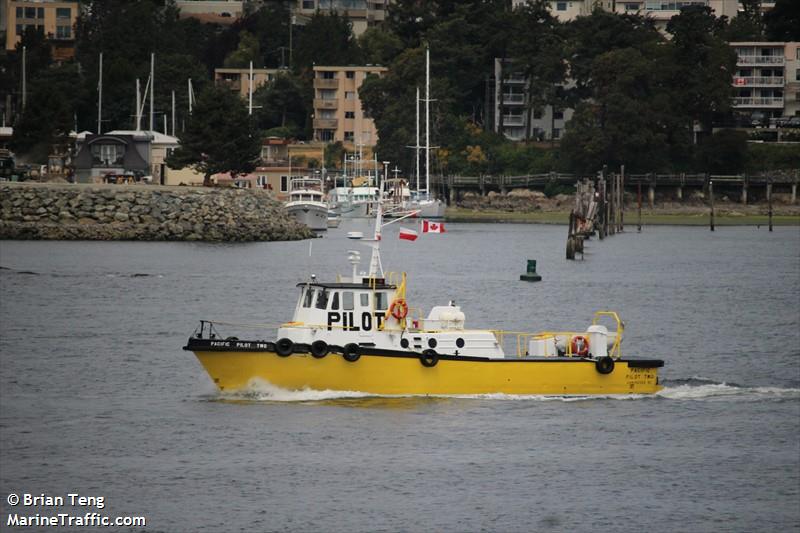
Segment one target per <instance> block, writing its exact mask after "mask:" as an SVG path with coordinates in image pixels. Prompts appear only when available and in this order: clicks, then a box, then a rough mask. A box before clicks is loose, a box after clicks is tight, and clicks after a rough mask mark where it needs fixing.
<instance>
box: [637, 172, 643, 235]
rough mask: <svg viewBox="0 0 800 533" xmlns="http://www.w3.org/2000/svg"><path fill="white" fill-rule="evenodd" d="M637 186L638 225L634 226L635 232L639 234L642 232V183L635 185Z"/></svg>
mask: <svg viewBox="0 0 800 533" xmlns="http://www.w3.org/2000/svg"><path fill="white" fill-rule="evenodd" d="M637 185H638V195H637V196H638V197H639V224H638V225H637V226H636V231H638V232H639V233H641V232H642V182H641V181H640V182H639V183H637Z"/></svg>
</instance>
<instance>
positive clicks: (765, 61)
mask: <svg viewBox="0 0 800 533" xmlns="http://www.w3.org/2000/svg"><path fill="white" fill-rule="evenodd" d="M785 62H786V58H784V57H783V56H758V55H752V56H738V57H737V58H736V64H737V65H755V66H766V67H774V66H778V65H783V64H784V63H785Z"/></svg>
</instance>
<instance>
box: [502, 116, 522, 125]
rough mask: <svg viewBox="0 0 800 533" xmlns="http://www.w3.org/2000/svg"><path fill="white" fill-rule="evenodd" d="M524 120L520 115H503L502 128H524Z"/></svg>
mask: <svg viewBox="0 0 800 533" xmlns="http://www.w3.org/2000/svg"><path fill="white" fill-rule="evenodd" d="M524 125H525V118H524V117H523V116H522V115H503V126H504V127H505V126H524Z"/></svg>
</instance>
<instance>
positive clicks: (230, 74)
mask: <svg viewBox="0 0 800 533" xmlns="http://www.w3.org/2000/svg"><path fill="white" fill-rule="evenodd" d="M282 72H288V70H285V69H277V68H254V69H253V92H256V89H258V88H259V87H261V86H262V85H266V84H267V83H269V82H270V81H272V80H274V79H275V77H276V76H277V75H279V74H280V73H282ZM249 80H250V69H249V68H216V69H214V83H215V84H216V85H217V86H218V87H227V88H228V89H230V90H231V91H232V92H235V93H237V94H238V95H239V96H241V97H242V98H244V99H245V100H246V99H248V97H249V94H250V81H249Z"/></svg>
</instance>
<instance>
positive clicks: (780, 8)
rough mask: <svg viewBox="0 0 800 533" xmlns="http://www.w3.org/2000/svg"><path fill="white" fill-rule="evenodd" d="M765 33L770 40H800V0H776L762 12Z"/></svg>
mask: <svg viewBox="0 0 800 533" xmlns="http://www.w3.org/2000/svg"><path fill="white" fill-rule="evenodd" d="M764 24H765V26H766V29H765V33H766V34H767V39H768V40H770V41H778V42H789V41H800V2H798V1H797V0H776V1H775V6H774V7H773V8H772V9H771V10H769V11H767V13H765V14H764Z"/></svg>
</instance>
